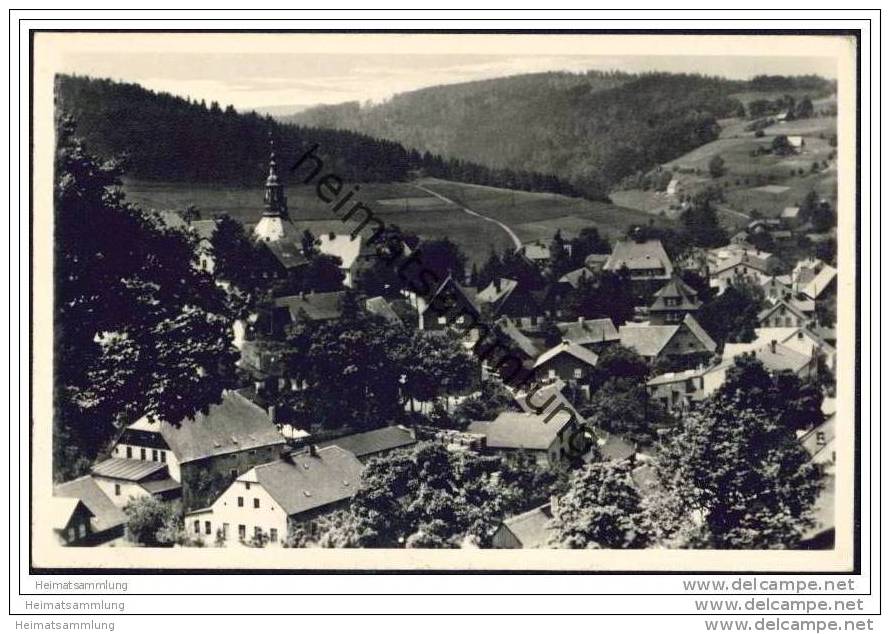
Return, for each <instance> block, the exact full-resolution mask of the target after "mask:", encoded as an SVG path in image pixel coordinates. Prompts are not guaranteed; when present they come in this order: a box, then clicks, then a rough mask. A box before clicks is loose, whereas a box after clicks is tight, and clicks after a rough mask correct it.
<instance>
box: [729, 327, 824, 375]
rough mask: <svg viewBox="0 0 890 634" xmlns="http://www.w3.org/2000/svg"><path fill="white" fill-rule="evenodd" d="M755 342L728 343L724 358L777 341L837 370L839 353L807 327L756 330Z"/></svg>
mask: <svg viewBox="0 0 890 634" xmlns="http://www.w3.org/2000/svg"><path fill="white" fill-rule="evenodd" d="M754 335H755V337H754V340H753V341H751V342H748V343H727V344H726V345H725V346H724V349H723V357H724V358H730V357H734V356H738V355H740V354H745V353H748V352H752V351H754V350H759V349H761V348H764V347H766V346H767V345H768V344H770V343H771V342H773V341H775V342H777V343H780V344H782V345H783V346H785V347H787V348H790V349H791V350H794V351H796V352H799V353H800V354H802V355H804V356H805V357H813V356H815V357H821V358H822V359H823V360H824V361H825V364H826V366H827V367H828V368H830V369H831V370H834V369H835V365H836V358H837V351H836V350H835V348H834V346H832V345H831V344H830V343H829V342H828V341H826V340H825V339H823V338H822V337H821V336H820V335H819V334H817V333H816V332H815V331H814V330H812V329H810V328H806V327H796V326H792V327H790V328H788V327H784V326H783V327H769V328H755V329H754Z"/></svg>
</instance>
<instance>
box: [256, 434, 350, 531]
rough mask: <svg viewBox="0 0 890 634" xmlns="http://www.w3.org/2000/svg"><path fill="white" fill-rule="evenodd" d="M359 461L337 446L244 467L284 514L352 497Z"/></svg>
mask: <svg viewBox="0 0 890 634" xmlns="http://www.w3.org/2000/svg"><path fill="white" fill-rule="evenodd" d="M362 469H363V466H362V463H361V462H359V460H358V458H356V457H355V456H354V455H353V454H351V453H349V452H348V451H346V450H344V449H341V448H340V447H337V446H331V447H325V448H323V449H319V450H318V451H317V455H315V456H312V455H310V454H309V452H301V453H293V454H291V455H290V458H288V459H282V460H277V461H275V462H269V463H266V464H262V465H259V466H257V467H254V468H253V469H251V471H248V472H247V474H245V476H243V477H242V479H246V478H249V477H250V475H251V472H253V473H254V474H255V475H256V480H257V482H258V483H259V484H260V486H262V487H263V488H264V489H265V490H266V491H267V492H268V493H269V495H271V496H272V498H273V499H274V500H275V501H276V502H277V503H278V505H279V506H281V508H282V509H283V510H284V512H285V513H287V514H288V515H296V514H298V513H305V512H306V511H311V510H313V509H317V508H320V507H323V506H327V505H329V504H334V503H335V502H340V501H343V500H346V499H348V498H350V497H352V496H353V495H354V494H355V492H356V491H357V490H358V487H359V484H360V483H361V477H362Z"/></svg>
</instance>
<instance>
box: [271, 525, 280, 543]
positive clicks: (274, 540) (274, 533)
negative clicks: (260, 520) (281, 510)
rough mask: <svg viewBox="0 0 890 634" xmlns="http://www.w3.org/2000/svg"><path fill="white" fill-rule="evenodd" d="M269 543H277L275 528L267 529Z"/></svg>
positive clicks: (276, 530)
mask: <svg viewBox="0 0 890 634" xmlns="http://www.w3.org/2000/svg"><path fill="white" fill-rule="evenodd" d="M269 541H270V542H272V543H273V544H277V543H278V529H277V528H270V529H269Z"/></svg>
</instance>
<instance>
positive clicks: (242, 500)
mask: <svg viewBox="0 0 890 634" xmlns="http://www.w3.org/2000/svg"><path fill="white" fill-rule="evenodd" d="M238 506H239V507H242V506H244V498H243V497H241V496H238Z"/></svg>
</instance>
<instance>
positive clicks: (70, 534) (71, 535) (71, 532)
mask: <svg viewBox="0 0 890 634" xmlns="http://www.w3.org/2000/svg"><path fill="white" fill-rule="evenodd" d="M75 537H77V536H76V535H75V534H74V527H73V526H72V527H71V528H69V529H68V541H69V542H73V541H74V539H75Z"/></svg>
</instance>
